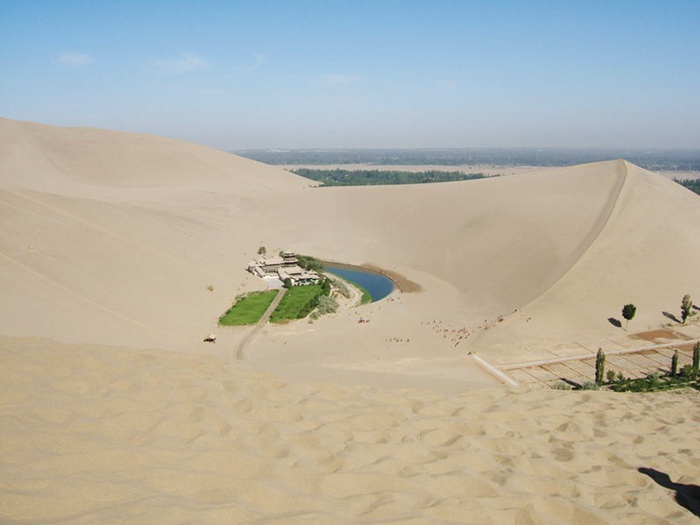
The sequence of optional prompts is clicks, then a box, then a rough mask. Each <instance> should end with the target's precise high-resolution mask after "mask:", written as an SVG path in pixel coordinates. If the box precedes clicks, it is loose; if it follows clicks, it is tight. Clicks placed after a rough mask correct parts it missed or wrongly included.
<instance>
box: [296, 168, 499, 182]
mask: <svg viewBox="0 0 700 525" xmlns="http://www.w3.org/2000/svg"><path fill="white" fill-rule="evenodd" d="M294 173H296V174H297V175H301V176H302V177H306V178H307V179H311V180H314V181H316V182H320V183H321V185H322V186H375V185H387V184H423V183H427V182H451V181H456V180H472V179H483V178H484V177H485V176H484V174H483V173H474V174H466V173H462V172H461V171H440V170H427V171H400V170H376V169H373V170H343V169H333V170H327V169H311V168H297V169H296V170H294Z"/></svg>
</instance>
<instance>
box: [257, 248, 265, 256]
mask: <svg viewBox="0 0 700 525" xmlns="http://www.w3.org/2000/svg"><path fill="white" fill-rule="evenodd" d="M266 254H267V248H265V247H264V246H260V247H259V248H258V255H266Z"/></svg>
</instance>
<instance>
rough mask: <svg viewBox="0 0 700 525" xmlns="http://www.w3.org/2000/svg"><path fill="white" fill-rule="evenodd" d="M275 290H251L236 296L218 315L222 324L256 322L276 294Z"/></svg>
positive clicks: (239, 324) (232, 324)
mask: <svg viewBox="0 0 700 525" xmlns="http://www.w3.org/2000/svg"><path fill="white" fill-rule="evenodd" d="M277 293H278V292H277V290H267V291H264V292H253V293H250V294H248V295H244V296H241V297H237V298H236V302H235V303H234V305H233V306H231V308H229V309H228V310H226V313H224V315H222V316H221V317H219V324H222V325H224V326H243V325H249V324H255V323H257V322H258V321H259V320H260V318H261V317H262V316H263V314H264V313H265V311H266V310H267V308H268V307H269V306H270V304H271V303H272V301H273V300H274V299H275V297H276V296H277Z"/></svg>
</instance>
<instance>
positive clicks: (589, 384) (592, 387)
mask: <svg viewBox="0 0 700 525" xmlns="http://www.w3.org/2000/svg"><path fill="white" fill-rule="evenodd" d="M599 388H600V385H598V383H596V382H594V381H586V382H585V383H584V384H582V385H581V390H598V389H599Z"/></svg>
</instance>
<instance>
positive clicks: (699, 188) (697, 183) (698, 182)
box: [673, 179, 700, 195]
mask: <svg viewBox="0 0 700 525" xmlns="http://www.w3.org/2000/svg"><path fill="white" fill-rule="evenodd" d="M673 180H675V181H676V182H677V183H678V184H680V185H681V186H685V187H686V188H688V189H689V190H690V191H694V192H695V193H697V194H698V195H700V179H684V180H681V179H673Z"/></svg>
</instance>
